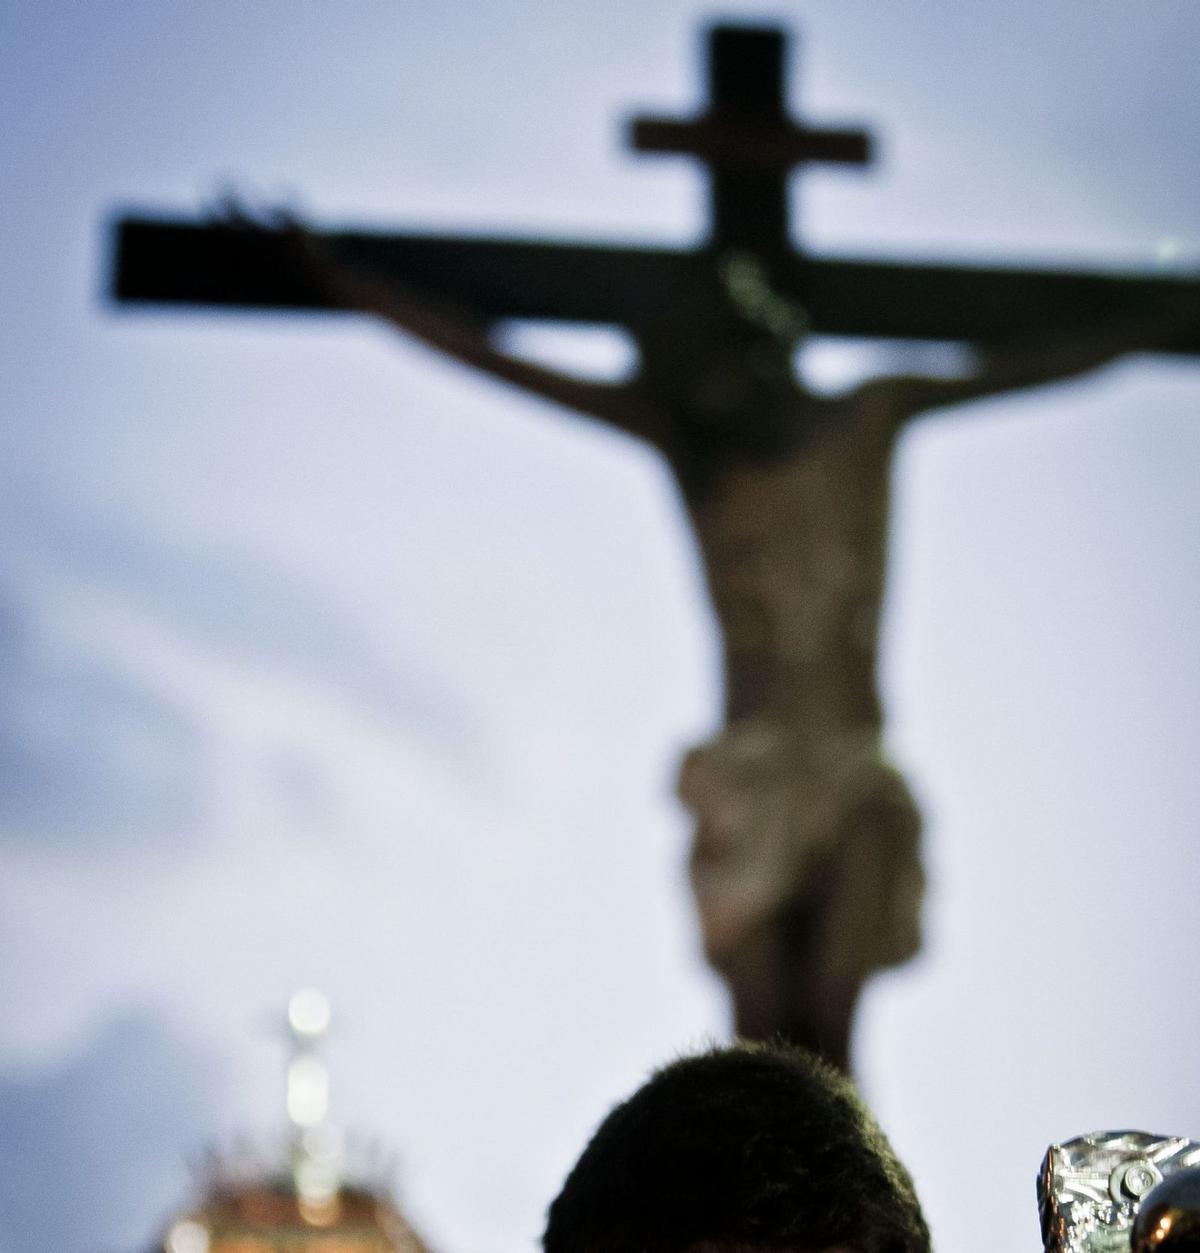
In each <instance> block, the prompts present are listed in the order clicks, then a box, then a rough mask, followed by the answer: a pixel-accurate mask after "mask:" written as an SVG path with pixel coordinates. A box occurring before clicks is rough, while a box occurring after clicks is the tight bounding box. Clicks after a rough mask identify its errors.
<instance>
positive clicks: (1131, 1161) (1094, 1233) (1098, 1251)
mask: <svg viewBox="0 0 1200 1253" xmlns="http://www.w3.org/2000/svg"><path fill="white" fill-rule="evenodd" d="M1196 1165H1200V1141H1196V1140H1188V1139H1185V1138H1184V1137H1183V1136H1156V1135H1151V1134H1150V1133H1149V1132H1146V1131H1096V1132H1093V1133H1092V1134H1091V1135H1086V1136H1079V1137H1078V1138H1077V1139H1075V1140H1068V1141H1067V1142H1066V1143H1065V1144H1052V1145H1051V1146H1050V1147H1049V1149H1047V1150H1046V1156H1045V1158H1044V1159H1043V1161H1042V1169H1041V1173H1040V1174H1039V1176H1038V1210H1039V1212H1040V1213H1041V1217H1042V1242H1043V1243H1044V1245H1045V1247H1046V1253H1129V1247H1130V1246H1129V1233H1130V1229H1131V1228H1132V1226H1133V1220H1134V1217H1135V1216H1136V1214H1137V1212H1138V1206H1139V1205H1140V1204H1141V1201H1142V1198H1143V1197H1144V1196H1145V1195H1146V1193H1147V1192H1149V1191H1150V1190H1151V1189H1152V1188H1154V1186H1155V1185H1156V1184H1158V1183H1160V1182H1162V1180H1163V1179H1165V1178H1168V1177H1169V1176H1170V1175H1172V1174H1174V1173H1175V1172H1177V1171H1179V1170H1183V1169H1185V1168H1186V1167H1188V1166H1196Z"/></svg>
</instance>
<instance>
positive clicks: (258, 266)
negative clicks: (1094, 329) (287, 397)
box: [113, 26, 1200, 352]
mask: <svg viewBox="0 0 1200 1253" xmlns="http://www.w3.org/2000/svg"><path fill="white" fill-rule="evenodd" d="M785 50H786V41H785V36H784V33H783V32H782V31H780V30H775V29H759V28H743V27H729V26H717V27H715V28H713V29H712V30H711V31H710V32H709V83H710V91H711V104H710V106H709V108H708V110H707V112H706V113H705V114H704V115H703V116H701V117H700V118H698V119H696V120H693V121H690V122H677V121H670V120H663V119H657V118H642V119H637V120H635V121H634V122H633V124H632V127H631V131H632V135H631V138H632V142H633V146H634V147H635V148H637V149H639V150H641V151H644V152H670V153H687V154H690V155H692V156H695V157H698V158H699V159H700V160H702V161H703V162H704V163H705V165H706V166H707V167H708V169H709V171H710V174H711V182H712V225H711V233H710V238H709V239H708V240H706V241H705V242H704V243H703V244H702V245H701V246H700V247H698V248H695V249H671V248H658V249H649V248H629V247H620V246H612V245H604V244H596V243H586V242H572V243H555V242H545V241H541V240H499V239H488V238H462V237H451V236H445V235H428V234H411V233H390V234H381V233H366V232H355V231H344V232H327V233H324V234H321V233H318V239H319V240H321V241H323V242H324V243H325V244H327V245H328V246H329V249H330V251H331V252H332V253H334V254H336V255H338V256H340V257H344V258H345V260H346V261H347V262H348V263H352V264H356V265H359V266H361V267H362V268H364V269H368V270H369V271H370V272H371V273H372V274H374V275H375V276H377V278H378V279H379V281H380V282H381V283H386V282H387V281H389V280H393V281H395V282H397V283H400V284H403V285H404V286H405V287H406V288H408V289H410V290H417V291H424V292H428V293H430V294H431V295H435V296H437V297H439V298H441V299H443V300H446V301H449V302H451V303H453V304H455V305H458V306H461V307H464V308H469V309H471V310H473V311H474V312H475V313H477V314H478V315H479V316H480V317H482V318H485V319H488V320H499V319H505V318H527V319H554V320H559V321H567V322H593V323H594V322H600V323H612V324H617V325H624V326H637V325H638V324H639V323H640V322H641V321H642V320H643V319H644V318H645V316H647V313H648V311H649V310H651V309H652V308H653V305H654V300H655V296H656V294H660V293H662V292H664V291H669V290H682V289H686V288H687V287H689V286H690V285H691V282H692V281H693V280H694V279H696V278H698V277H699V276H700V275H701V274H703V273H705V272H707V271H709V270H711V265H712V260H713V257H714V255H716V254H719V253H720V252H721V251H723V250H725V249H728V248H730V247H737V248H739V249H745V250H748V251H751V252H753V253H755V254H756V255H757V256H758V257H760V258H761V259H762V260H763V261H764V262H765V263H766V264H767V266H768V268H769V270H770V273H771V277H772V281H773V283H774V285H775V287H776V288H777V289H778V290H779V291H780V292H781V293H783V294H784V295H786V296H788V297H790V298H792V299H794V300H795V301H796V302H797V303H798V304H799V305H801V306H802V307H803V308H804V310H805V312H806V314H807V316H808V319H809V322H810V325H811V328H812V330H813V331H814V332H816V333H819V334H827V335H838V336H849V337H854V336H867V337H871V338H895V339H929V340H946V341H969V342H973V343H1003V342H1006V341H1011V340H1016V339H1026V338H1032V337H1034V336H1036V335H1038V334H1039V333H1041V332H1043V331H1046V330H1051V329H1057V328H1061V327H1063V326H1070V325H1079V324H1086V323H1089V322H1100V321H1103V320H1105V319H1111V318H1115V317H1120V316H1122V315H1124V314H1127V313H1129V312H1131V311H1134V310H1137V309H1138V308H1140V307H1142V306H1144V305H1145V304H1146V303H1148V302H1152V301H1155V300H1161V299H1162V298H1163V296H1164V294H1167V295H1170V294H1172V293H1174V294H1177V295H1180V296H1182V295H1187V296H1188V297H1189V298H1195V297H1196V295H1197V294H1200V283H1197V281H1196V280H1194V279H1191V278H1178V277H1167V276H1152V277H1151V276H1146V275H1141V274H1126V275H1117V274H1110V273H1105V274H1089V273H1082V272H1079V271H1053V270H1028V269H1015V268H1010V267H983V266H969V267H964V266H943V265H905V264H897V263H895V262H879V261H870V260H860V259H835V258H815V257H811V256H807V255H802V254H801V253H799V252H798V251H796V250H795V249H793V248H792V247H791V246H790V243H789V231H788V222H787V195H786V192H787V171H788V170H789V169H790V168H791V167H792V166H794V165H797V164H800V163H804V162H812V161H837V162H851V163H855V164H861V163H863V162H865V161H866V160H867V158H868V155H869V140H868V137H867V136H866V135H865V134H864V133H862V132H859V131H848V130H811V129H808V128H805V127H803V126H797V125H795V124H793V123H791V122H790V121H789V120H788V118H787V114H786V110H785V104H784V92H783V67H784V63H785ZM113 294H114V296H115V297H116V299H117V300H118V301H121V302H138V303H147V302H149V303H157V304H176V305H179V304H183V305H189V304H190V305H208V306H212V305H219V306H230V307H237V306H241V307H245V308H264V309H334V308H336V305H335V303H334V302H333V301H332V299H331V298H330V296H329V294H328V292H327V290H326V289H325V288H324V287H322V286H321V285H320V284H319V283H317V282H316V281H314V279H313V278H312V277H311V276H310V275H308V274H306V273H305V272H303V270H302V269H298V268H297V266H296V264H295V253H294V249H293V248H292V246H291V242H290V241H289V240H288V239H287V238H286V237H285V236H284V235H282V234H276V233H273V232H271V231H256V232H248V231H246V230H243V229H238V228H237V227H235V226H231V225H229V224H223V223H220V222H216V223H212V222H195V223H189V222H183V221H169V220H163V219H148V218H144V217H140V216H136V215H129V216H122V217H120V218H119V219H118V221H117V223H116V247H115V266H114V274H113ZM1181 347H1182V346H1181ZM1186 348H1187V350H1190V351H1197V352H1200V336H1198V337H1197V339H1196V341H1195V342H1194V343H1192V344H1188V345H1186Z"/></svg>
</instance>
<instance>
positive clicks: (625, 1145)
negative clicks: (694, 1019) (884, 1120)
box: [543, 1045, 929, 1253]
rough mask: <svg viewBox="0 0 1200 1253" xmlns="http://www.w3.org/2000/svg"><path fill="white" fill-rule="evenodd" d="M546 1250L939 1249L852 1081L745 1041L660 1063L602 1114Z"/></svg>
mask: <svg viewBox="0 0 1200 1253" xmlns="http://www.w3.org/2000/svg"><path fill="white" fill-rule="evenodd" d="M543 1247H544V1250H545V1253H821V1251H823V1250H833V1249H838V1250H843V1249H844V1250H849V1251H854V1253H929V1231H928V1228H927V1227H926V1225H925V1220H924V1218H923V1217H922V1214H921V1208H920V1205H919V1204H918V1202H917V1198H916V1194H915V1192H914V1191H913V1186H912V1181H911V1179H910V1178H909V1176H908V1173H907V1171H905V1169H904V1167H903V1166H902V1165H901V1164H900V1162H899V1160H898V1159H897V1157H896V1155H895V1153H893V1151H892V1149H891V1146H890V1145H889V1144H888V1142H887V1140H886V1139H885V1138H884V1136H883V1133H882V1132H881V1131H880V1129H879V1127H878V1125H877V1124H876V1123H875V1121H874V1119H873V1118H872V1117H871V1115H870V1114H869V1113H868V1112H867V1109H866V1107H865V1105H864V1104H863V1103H862V1100H861V1098H860V1097H859V1096H858V1094H857V1092H856V1091H855V1089H854V1087H853V1085H852V1084H851V1083H850V1081H849V1080H847V1079H846V1078H845V1077H844V1076H842V1075H841V1074H839V1073H838V1072H837V1071H835V1070H833V1069H832V1068H831V1067H829V1066H827V1065H825V1063H823V1062H821V1061H820V1060H818V1059H817V1058H815V1057H813V1056H812V1055H811V1054H809V1053H807V1052H804V1051H802V1050H799V1049H794V1048H788V1047H784V1046H778V1045H736V1046H734V1047H732V1048H720V1049H714V1050H712V1051H710V1052H707V1053H702V1054H700V1055H698V1056H695V1057H685V1058H683V1059H682V1060H680V1061H676V1062H673V1063H672V1064H671V1065H669V1066H666V1067H664V1068H663V1069H662V1070H659V1071H658V1072H656V1073H655V1074H654V1075H652V1076H651V1078H650V1079H649V1080H648V1081H647V1083H646V1084H645V1085H644V1086H643V1087H642V1088H640V1089H639V1090H638V1091H637V1092H635V1093H634V1094H633V1096H631V1097H630V1098H629V1099H628V1100H627V1101H625V1102H624V1103H623V1104H621V1105H618V1106H617V1107H616V1108H615V1109H614V1110H613V1111H612V1112H611V1113H610V1114H609V1115H608V1117H607V1118H606V1119H605V1120H604V1121H603V1122H602V1123H601V1124H600V1128H599V1130H598V1131H597V1132H596V1134H595V1135H594V1136H593V1137H592V1139H591V1141H590V1142H589V1144H588V1145H587V1147H586V1148H585V1149H584V1151H583V1155H582V1156H581V1157H580V1159H579V1161H578V1162H577V1163H576V1165H575V1167H574V1169H573V1170H572V1171H571V1173H570V1174H569V1175H568V1176H567V1180H566V1182H565V1183H564V1184H563V1187H562V1190H561V1191H560V1192H559V1194H558V1196H557V1198H556V1199H555V1200H554V1202H553V1203H552V1204H551V1206H550V1211H549V1221H548V1223H547V1226H546V1232H545V1235H544V1237H543Z"/></svg>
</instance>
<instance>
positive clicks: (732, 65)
mask: <svg viewBox="0 0 1200 1253" xmlns="http://www.w3.org/2000/svg"><path fill="white" fill-rule="evenodd" d="M784 51H785V43H784V38H783V35H782V33H781V32H780V31H777V30H760V29H754V28H746V27H736V26H718V27H716V28H715V29H714V30H713V31H712V32H711V35H710V52H709V63H708V65H709V73H708V81H709V96H710V99H711V102H712V103H711V104H710V105H709V107H708V111H707V112H706V113H705V114H704V115H702V116H701V117H699V118H696V119H695V120H693V121H688V122H679V121H674V120H671V119H665V118H637V119H635V120H634V122H633V125H632V126H631V128H630V132H631V134H630V138H631V141H632V145H633V147H634V148H635V149H637V151H639V152H669V153H680V154H686V155H689V156H694V157H698V158H699V159H700V160H701V161H702V162H703V163H704V164H705V165H706V166H707V167H708V169H709V173H710V182H711V189H712V243H713V244H714V245H715V246H717V247H739V248H747V249H750V250H751V251H754V252H761V251H763V250H764V249H766V250H769V251H771V252H777V251H780V250H781V249H783V248H786V247H787V243H788V173H789V171H790V170H791V168H792V167H793V166H796V165H801V164H804V163H807V162H809V161H830V162H842V163H847V164H852V165H865V164H866V163H867V161H869V160H870V150H871V144H870V137H869V136H868V135H867V134H866V132H865V131H850V130H811V129H809V128H808V127H805V126H797V125H796V124H795V123H793V122H791V121H790V120H789V119H788V116H787V107H786V101H785V82H784Z"/></svg>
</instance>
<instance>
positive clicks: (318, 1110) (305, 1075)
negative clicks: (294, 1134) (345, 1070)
mask: <svg viewBox="0 0 1200 1253" xmlns="http://www.w3.org/2000/svg"><path fill="white" fill-rule="evenodd" d="M328 1110H329V1072H328V1071H327V1070H326V1069H325V1064H324V1063H323V1062H322V1061H321V1060H320V1059H319V1058H316V1057H312V1056H311V1055H309V1054H301V1056H299V1057H295V1058H293V1059H292V1062H291V1064H290V1065H289V1066H288V1075H287V1111H288V1117H289V1118H290V1119H291V1120H292V1122H294V1123H295V1124H296V1126H297V1127H315V1126H316V1125H317V1124H318V1123H320V1122H321V1120H322V1119H323V1118H324V1117H325V1115H326V1113H327V1112H328Z"/></svg>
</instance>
